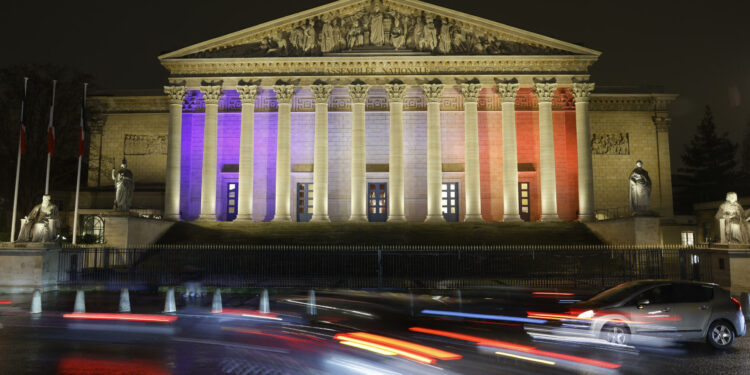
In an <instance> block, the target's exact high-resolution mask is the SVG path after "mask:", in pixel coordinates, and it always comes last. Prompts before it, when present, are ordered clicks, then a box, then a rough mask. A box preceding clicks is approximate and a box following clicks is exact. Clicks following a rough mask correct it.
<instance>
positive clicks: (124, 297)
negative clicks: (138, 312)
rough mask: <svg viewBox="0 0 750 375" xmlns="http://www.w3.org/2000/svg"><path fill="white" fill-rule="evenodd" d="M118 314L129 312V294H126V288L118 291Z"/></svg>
mask: <svg viewBox="0 0 750 375" xmlns="http://www.w3.org/2000/svg"><path fill="white" fill-rule="evenodd" d="M120 312H121V313H129V312H130V293H129V292H128V288H122V289H120Z"/></svg>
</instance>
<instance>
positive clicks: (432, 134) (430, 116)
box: [422, 80, 445, 223]
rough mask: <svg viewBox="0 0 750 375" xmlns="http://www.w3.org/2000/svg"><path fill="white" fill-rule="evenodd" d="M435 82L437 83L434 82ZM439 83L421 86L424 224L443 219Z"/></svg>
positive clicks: (440, 94)
mask: <svg viewBox="0 0 750 375" xmlns="http://www.w3.org/2000/svg"><path fill="white" fill-rule="evenodd" d="M436 82H439V81H437V80H436ZM444 87H445V86H444V85H443V84H441V83H431V84H425V85H422V88H423V89H424V95H425V97H427V218H426V219H425V222H426V223H439V222H444V221H445V218H443V201H442V194H443V157H442V149H441V147H442V143H441V139H440V138H441V134H440V100H441V99H442V98H443V88H444Z"/></svg>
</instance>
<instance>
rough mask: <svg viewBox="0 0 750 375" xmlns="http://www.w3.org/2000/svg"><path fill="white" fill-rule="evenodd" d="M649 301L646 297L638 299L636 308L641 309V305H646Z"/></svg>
mask: <svg viewBox="0 0 750 375" xmlns="http://www.w3.org/2000/svg"><path fill="white" fill-rule="evenodd" d="M650 303H651V301H649V300H647V299H642V300H638V308H641V309H642V308H643V306H646V305H648V304H650Z"/></svg>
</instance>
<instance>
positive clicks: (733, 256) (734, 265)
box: [709, 244, 750, 296]
mask: <svg viewBox="0 0 750 375" xmlns="http://www.w3.org/2000/svg"><path fill="white" fill-rule="evenodd" d="M709 251H710V254H711V257H710V261H711V273H712V275H713V279H714V282H716V283H717V284H719V285H721V286H723V287H727V288H729V289H730V291H731V292H732V295H733V296H739V295H740V294H742V293H743V292H750V246H748V245H736V244H732V245H726V244H712V245H711V248H710V249H709Z"/></svg>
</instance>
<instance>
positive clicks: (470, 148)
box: [461, 83, 484, 223]
mask: <svg viewBox="0 0 750 375" xmlns="http://www.w3.org/2000/svg"><path fill="white" fill-rule="evenodd" d="M481 91H482V85H481V84H478V83H464V84H462V85H461V94H462V95H463V97H464V159H465V160H464V161H465V165H466V168H465V172H464V179H465V183H464V184H465V185H466V217H465V218H464V221H465V222H467V223H470V222H483V221H484V219H482V191H481V183H480V178H479V119H478V117H477V116H478V115H477V100H479V93H480V92H481Z"/></svg>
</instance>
